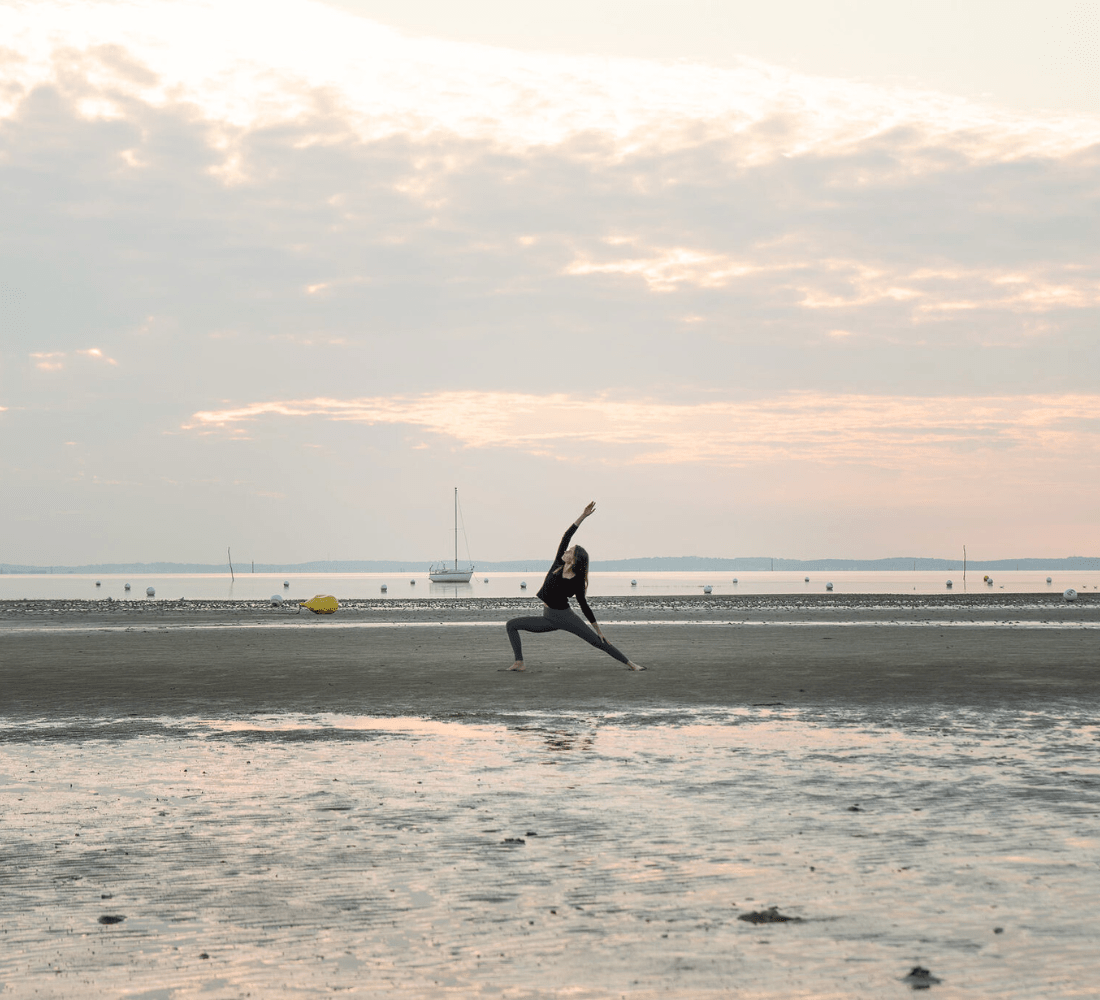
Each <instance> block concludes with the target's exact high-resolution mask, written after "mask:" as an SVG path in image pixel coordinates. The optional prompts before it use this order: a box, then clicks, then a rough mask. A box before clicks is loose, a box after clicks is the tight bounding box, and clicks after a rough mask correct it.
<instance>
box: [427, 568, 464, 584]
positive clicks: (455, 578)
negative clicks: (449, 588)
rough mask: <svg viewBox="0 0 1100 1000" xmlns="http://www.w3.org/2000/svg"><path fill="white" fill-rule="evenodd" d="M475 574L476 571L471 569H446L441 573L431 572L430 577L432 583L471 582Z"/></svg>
mask: <svg viewBox="0 0 1100 1000" xmlns="http://www.w3.org/2000/svg"><path fill="white" fill-rule="evenodd" d="M473 575H474V571H473V570H470V572H469V573H463V572H461V571H458V572H456V571H455V570H450V569H449V570H445V571H443V572H441V573H429V574H428V579H429V580H431V581H432V583H469V582H470V578H471V577H472V576H473Z"/></svg>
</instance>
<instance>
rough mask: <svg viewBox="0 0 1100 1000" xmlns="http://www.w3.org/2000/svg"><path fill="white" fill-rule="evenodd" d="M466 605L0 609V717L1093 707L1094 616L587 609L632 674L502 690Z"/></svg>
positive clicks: (478, 607)
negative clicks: (640, 667)
mask: <svg viewBox="0 0 1100 1000" xmlns="http://www.w3.org/2000/svg"><path fill="white" fill-rule="evenodd" d="M470 604H471V605H473V606H472V607H471V606H462V607H458V608H456V607H455V606H454V604H453V602H439V603H438V604H436V605H432V604H431V603H430V602H429V603H428V604H427V605H425V606H419V607H411V608H393V607H390V608H385V609H381V610H378V609H376V608H375V607H373V606H368V607H367V608H366V609H365V610H363V609H354V608H352V609H347V610H343V611H341V612H339V613H338V614H336V615H334V616H332V617H327V616H326V617H314V616H312V615H308V616H306V615H298V616H295V615H292V614H289V613H288V612H287V611H286V610H285V609H278V610H271V609H264V608H261V607H256V606H243V607H235V608H230V609H226V608H224V607H204V606H201V605H194V606H183V607H180V606H172V605H169V606H167V607H164V606H160V607H157V606H155V605H153V606H149V605H141V604H138V605H136V606H132V607H127V606H125V605H115V607H114V608H113V609H110V610H106V609H105V607H104V605H103V604H102V602H88V603H87V604H86V605H84V606H82V607H81V608H80V609H79V610H75V611H74V610H71V609H64V608H63V609H58V608H56V607H55V606H53V605H52V604H51V602H41V605H39V606H34V607H32V606H25V607H20V606H19V602H10V603H9V604H8V607H6V608H4V609H3V613H2V614H0V692H2V694H0V699H2V700H0V713H2V714H3V715H6V716H8V717H11V718H15V717H23V718H27V717H43V716H50V715H93V716H97V715H98V716H111V715H126V714H130V713H137V714H140V715H173V714H185V715H219V714H226V713H228V714H239V713H248V712H253V711H262V712H279V711H290V712H342V713H348V714H366V715H369V714H373V715H440V714H445V713H451V712H462V713H474V714H479V715H493V714H500V713H508V712H514V711H526V710H531V709H539V710H562V709H575V708H605V709H617V708H624V709H625V708H640V707H646V706H648V707H657V706H720V707H735V706H745V705H749V706H751V705H758V704H761V703H775V702H782V703H783V704H784V705H790V706H810V705H820V704H840V705H848V706H853V707H855V706H861V705H875V704H913V705H921V704H947V705H953V706H990V707H992V706H998V705H1006V704H1015V705H1019V704H1027V703H1038V702H1045V701H1049V700H1052V699H1053V700H1059V699H1071V700H1074V701H1078V702H1082V701H1084V702H1093V703H1095V702H1096V701H1097V700H1098V699H1100V670H1097V664H1098V662H1100V605H1087V604H1078V605H1075V606H1073V607H1067V606H1064V605H1059V604H1056V603H1049V604H1046V605H1038V606H1036V605H1035V604H1034V603H1033V602H1032V603H1030V604H1028V603H1023V602H1018V603H1016V604H1012V605H1008V606H1005V605H1004V604H992V603H990V602H987V603H984V604H983V603H982V602H969V603H965V604H964V603H959V604H957V605H943V604H942V602H941V603H939V604H936V605H924V604H921V605H917V606H902V607H889V606H886V607H883V606H875V607H867V606H866V605H862V606H861V605H848V606H845V605H837V604H836V603H835V602H829V603H826V602H819V603H817V604H816V605H812V606H809V607H802V606H799V607H790V606H779V607H775V606H760V605H748V604H747V602H746V605H731V604H729V603H728V602H727V603H726V604H724V605H719V606H717V607H716V605H715V604H714V603H713V602H708V603H706V604H704V603H702V602H683V601H681V602H677V603H676V604H675V605H671V604H661V605H656V606H655V605H654V604H653V603H652V602H649V603H646V602H636V603H634V604H631V603H629V602H622V601H618V602H614V603H611V602H608V606H607V607H603V608H599V607H598V608H597V614H599V615H600V617H601V619H602V620H603V622H604V625H605V632H606V634H607V636H608V638H609V639H610V640H611V641H612V642H614V643H615V644H616V645H617V646H619V648H621V649H622V650H624V651H625V652H626V653H627V655H629V656H630V657H632V658H633V659H634V660H636V661H637V662H639V663H642V664H644V665H645V666H646V667H647V670H646V671H645V672H644V673H642V674H631V673H629V672H628V671H625V670H624V669H622V667H621V666H620V665H619V664H618V663H617V662H615V661H614V660H612V659H611V658H610V657H608V656H606V655H604V654H601V653H600V652H598V651H597V650H594V649H592V648H591V647H589V646H587V645H585V644H584V643H582V642H580V641H578V640H577V639H576V638H574V637H572V636H568V635H565V634H561V633H559V634H550V635H525V636H524V651H525V658H526V663H527V666H528V670H527V672H526V673H525V674H522V675H517V674H515V673H509V672H506V671H504V668H506V667H507V666H508V665H509V664H510V663H511V660H512V657H511V650H510V647H509V645H508V642H507V638H506V636H505V634H504V628H503V622H504V620H505V619H506V618H507V617H511V616H513V615H514V614H515V613H517V612H516V605H515V604H513V605H512V606H511V608H508V607H504V608H502V607H498V606H496V605H495V604H494V603H490V604H488V605H486V604H482V603H481V602H470ZM42 605H44V606H42ZM519 607H520V608H522V609H523V610H525V611H528V612H529V611H530V607H531V606H530V603H527V604H526V605H519ZM716 612H717V614H718V615H719V616H718V617H716ZM616 619H618V620H616ZM639 621H645V622H657V623H656V624H638V623H637V622H639Z"/></svg>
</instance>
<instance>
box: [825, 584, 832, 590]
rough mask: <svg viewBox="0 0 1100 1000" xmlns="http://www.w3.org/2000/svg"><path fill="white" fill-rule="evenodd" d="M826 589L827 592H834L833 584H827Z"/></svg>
mask: <svg viewBox="0 0 1100 1000" xmlns="http://www.w3.org/2000/svg"><path fill="white" fill-rule="evenodd" d="M825 589H826V590H832V589H833V585H832V584H831V583H827V584H825Z"/></svg>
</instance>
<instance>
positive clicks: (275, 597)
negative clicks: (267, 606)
mask: <svg viewBox="0 0 1100 1000" xmlns="http://www.w3.org/2000/svg"><path fill="white" fill-rule="evenodd" d="M282 603H283V595H282V594H272V595H271V606H272V607H275V605H276V604H282Z"/></svg>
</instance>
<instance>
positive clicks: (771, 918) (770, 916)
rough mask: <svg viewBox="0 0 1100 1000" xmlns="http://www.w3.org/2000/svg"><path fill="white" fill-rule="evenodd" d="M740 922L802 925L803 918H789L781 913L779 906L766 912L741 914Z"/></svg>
mask: <svg viewBox="0 0 1100 1000" xmlns="http://www.w3.org/2000/svg"><path fill="white" fill-rule="evenodd" d="M737 919H738V920H744V921H746V922H747V923H750V924H800V923H802V918H801V917H788V916H786V915H785V914H783V913H780V912H779V907H778V906H769V907H768V908H767V909H766V910H753V911H752V912H751V913H739V914H738V915H737Z"/></svg>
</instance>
